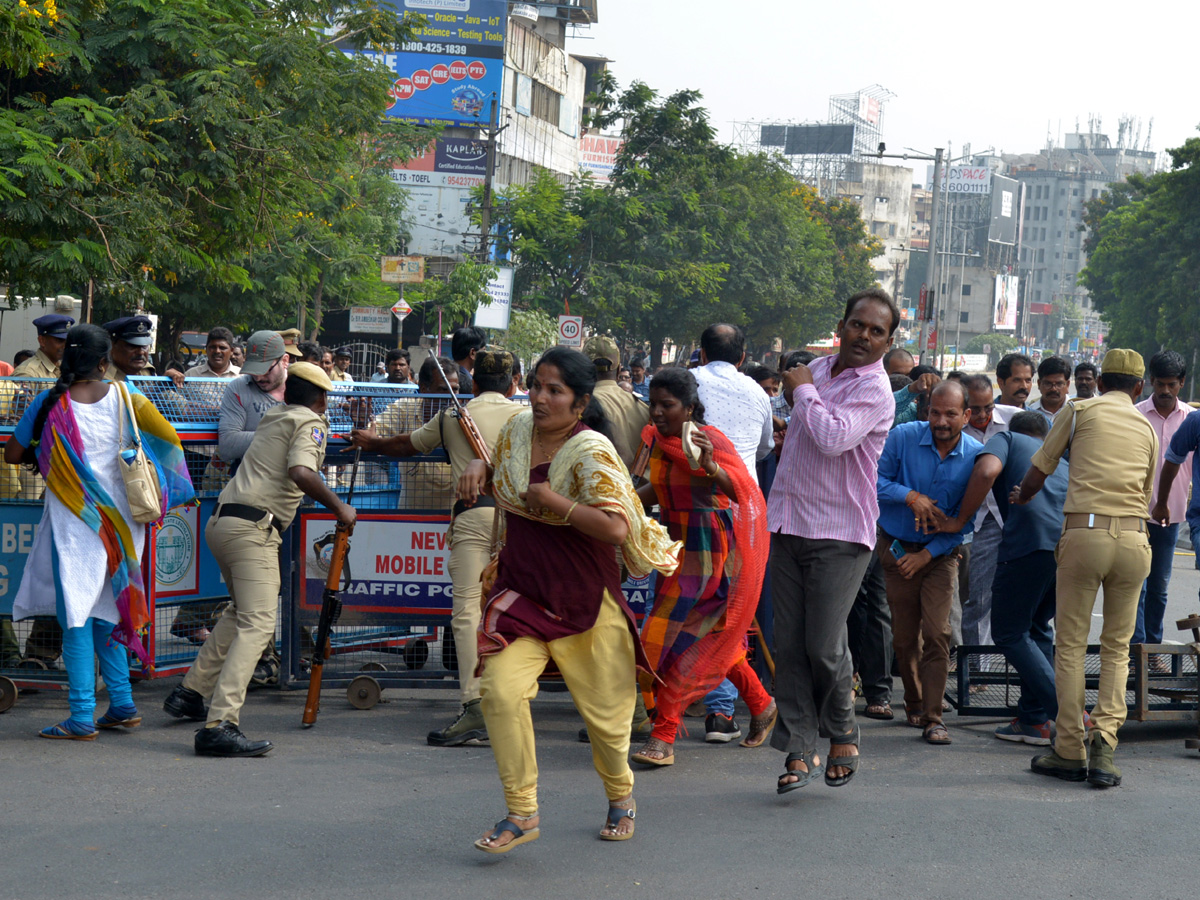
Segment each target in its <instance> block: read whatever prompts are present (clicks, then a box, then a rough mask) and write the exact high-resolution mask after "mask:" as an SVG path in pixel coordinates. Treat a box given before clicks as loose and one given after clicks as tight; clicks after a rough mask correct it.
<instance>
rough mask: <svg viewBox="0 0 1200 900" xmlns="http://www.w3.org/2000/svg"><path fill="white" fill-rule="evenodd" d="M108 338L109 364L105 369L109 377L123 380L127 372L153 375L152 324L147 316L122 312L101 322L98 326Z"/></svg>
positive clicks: (127, 375) (129, 373)
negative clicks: (100, 325) (151, 354)
mask: <svg viewBox="0 0 1200 900" xmlns="http://www.w3.org/2000/svg"><path fill="white" fill-rule="evenodd" d="M102 327H103V328H104V330H105V331H107V332H108V336H109V337H111V338H112V366H111V367H110V368H109V370H108V374H109V377H110V378H111V379H112V380H113V381H124V380H125V379H126V378H128V377H129V376H130V375H155V374H157V373H156V372H155V371H154V366H152V365H150V341H151V335H150V332H151V331H152V329H153V325H152V323H151V322H150V319H149V317H147V316H125V317H123V318H120V319H113V320H112V321H111V322H105V323H104V325H103V326H102Z"/></svg>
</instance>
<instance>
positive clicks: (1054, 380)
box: [1029, 356, 1071, 425]
mask: <svg viewBox="0 0 1200 900" xmlns="http://www.w3.org/2000/svg"><path fill="white" fill-rule="evenodd" d="M1037 371H1038V391H1039V392H1040V393H1041V396H1040V397H1038V399H1036V400H1034V401H1033V402H1032V403H1030V404H1029V409H1032V410H1034V411H1035V412H1040V413H1041V414H1042V415H1043V416H1045V417H1046V421H1047V422H1048V423H1049V424H1051V425H1053V424H1054V417H1055V416H1056V415H1058V411H1059V410H1060V409H1062V408H1063V404H1064V403H1066V402H1067V391H1069V390H1070V389H1071V364H1070V363H1069V362H1067V361H1066V360H1065V359H1063V358H1062V357H1061V356H1047V357H1046V358H1045V359H1043V360H1042V361H1041V363H1039V364H1038V370H1037Z"/></svg>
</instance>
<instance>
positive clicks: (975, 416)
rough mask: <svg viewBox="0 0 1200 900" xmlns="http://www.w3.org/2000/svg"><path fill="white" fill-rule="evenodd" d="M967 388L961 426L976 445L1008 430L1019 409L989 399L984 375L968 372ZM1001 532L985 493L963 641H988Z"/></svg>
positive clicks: (970, 565)
mask: <svg viewBox="0 0 1200 900" xmlns="http://www.w3.org/2000/svg"><path fill="white" fill-rule="evenodd" d="M963 384H964V386H965V387H966V389H967V416H968V418H967V424H966V426H965V427H964V428H963V431H964V432H965V433H966V434H969V435H970V436H971V437H973V438H975V440H977V441H979V443H980V444H986V443H987V442H988V441H989V440H991V439H992V438H993V437H995V436H996V435H997V434H1003V433H1004V432H1006V431H1008V423H1009V422H1011V421H1012V418H1013V416H1015V415H1016V414H1017V413H1019V412H1020V411H1021V410H1019V409H1017V408H1016V407H1015V406H1005V405H1003V404H998V403H996V402H995V400H993V399H992V382H991V379H989V378H988V377H987V376H986V375H970V376H968V377H967V379H966V380H965V381H964V382H963ZM1003 531H1004V517H1003V515H1001V513H1000V506H999V504H998V503H997V501H996V498H995V497H993V496H992V494H991V493H990V492H989V493H988V494H987V495H986V497H985V498H984V502H983V504H982V505H980V507H979V511H978V512H977V513H976V515H975V536H974V537H973V538H972V540H971V553H970V558H969V563H968V568H969V570H970V578H969V580H968V584H967V596H966V601H965V602H964V603H963V610H962V639H963V643H964V644H990V643H992V578H993V576H994V575H995V573H996V558H997V553H998V552H999V549H1000V539H1001V537H1002V536H1003Z"/></svg>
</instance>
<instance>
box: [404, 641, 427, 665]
mask: <svg viewBox="0 0 1200 900" xmlns="http://www.w3.org/2000/svg"><path fill="white" fill-rule="evenodd" d="M427 662H429V644H427V643H425V641H411V642H409V643H408V644H407V645H406V646H405V648H404V665H406V666H408V668H410V669H422V668H424V667H425V663H427Z"/></svg>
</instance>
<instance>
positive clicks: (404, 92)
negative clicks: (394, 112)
mask: <svg viewBox="0 0 1200 900" xmlns="http://www.w3.org/2000/svg"><path fill="white" fill-rule="evenodd" d="M415 90H416V89H415V88H414V87H413V83H412V82H411V81H410V80H409V79H407V78H397V79H396V83H395V84H393V85H392V89H391V91H389V93H390V94H391V95H392V96H393V97H395V98H396V99H397V100H407V99H409V98H410V97H411V96H412V95H413V94H414V93H415Z"/></svg>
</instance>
